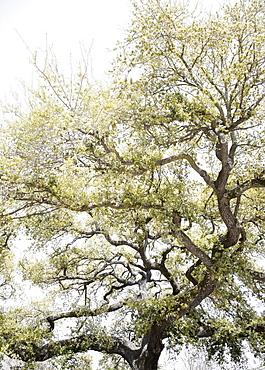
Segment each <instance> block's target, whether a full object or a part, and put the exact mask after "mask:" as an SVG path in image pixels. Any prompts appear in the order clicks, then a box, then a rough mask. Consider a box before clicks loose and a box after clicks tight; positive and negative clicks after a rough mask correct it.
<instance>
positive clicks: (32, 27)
mask: <svg viewBox="0 0 265 370" xmlns="http://www.w3.org/2000/svg"><path fill="white" fill-rule="evenodd" d="M200 1H201V2H204V3H205V4H207V7H209V8H210V7H211V6H213V5H216V4H218V3H222V0H200ZM193 2H194V3H195V2H197V0H190V3H191V4H192V3H193ZM130 9H131V5H130V0H45V1H43V0H0V52H1V54H0V55H1V58H0V100H3V99H4V100H5V96H7V100H8V95H9V91H10V90H11V89H14V90H16V86H17V82H16V80H17V79H22V80H26V81H30V78H31V76H32V74H33V72H32V71H33V68H32V66H31V65H30V63H29V58H30V53H29V51H28V50H27V46H28V47H29V49H30V50H31V51H32V52H35V51H36V50H37V49H38V48H40V49H43V50H45V47H46V39H47V42H48V45H53V48H54V51H55V54H56V55H57V56H58V59H59V62H60V63H62V61H63V62H64V63H69V60H70V53H71V54H72V56H73V58H74V59H75V60H78V58H79V55H80V42H83V44H84V45H85V47H86V48H87V49H89V48H90V47H91V45H92V53H91V56H92V59H93V60H92V66H93V71H94V76H95V77H96V78H102V74H103V71H106V70H107V69H108V66H109V64H108V62H110V61H111V59H112V56H111V53H110V52H108V51H107V49H113V47H114V46H115V43H116V41H117V40H118V39H121V38H122V34H123V31H122V30H123V28H125V27H126V25H127V24H128V21H129V17H130Z"/></svg>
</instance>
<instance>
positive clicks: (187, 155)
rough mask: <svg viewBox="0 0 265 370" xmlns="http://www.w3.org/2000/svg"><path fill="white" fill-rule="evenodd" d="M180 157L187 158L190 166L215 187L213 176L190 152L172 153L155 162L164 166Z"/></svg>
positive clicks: (208, 183)
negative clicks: (199, 164) (198, 163)
mask: <svg viewBox="0 0 265 370" xmlns="http://www.w3.org/2000/svg"><path fill="white" fill-rule="evenodd" d="M180 159H186V160H187V161H188V162H189V164H190V166H191V167H192V168H193V169H194V171H196V172H197V173H198V174H199V175H200V176H201V177H202V178H203V180H204V181H205V182H206V184H207V185H209V186H210V187H211V188H213V189H215V185H214V181H213V180H212V179H211V177H210V176H209V174H208V173H207V172H206V171H205V170H203V169H202V168H200V167H199V166H198V165H197V164H196V162H195V161H194V159H193V158H192V156H191V155H190V154H187V153H180V154H178V155H172V156H170V157H167V158H163V159H159V160H157V161H156V162H155V165H156V166H163V165H165V164H168V163H171V162H175V161H177V160H180Z"/></svg>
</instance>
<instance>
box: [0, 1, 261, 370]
mask: <svg viewBox="0 0 265 370" xmlns="http://www.w3.org/2000/svg"><path fill="white" fill-rule="evenodd" d="M264 22H265V14H264V3H263V1H262V0H255V1H254V0H253V1H245V2H243V1H239V2H238V3H237V4H235V5H234V6H224V7H223V8H222V9H221V10H220V11H219V12H218V13H216V14H208V13H201V14H197V13H196V12H190V11H189V9H188V7H185V6H183V5H181V4H178V3H175V2H163V1H160V0H149V1H141V2H134V13H133V18H132V22H131V26H130V28H129V29H128V31H127V33H126V37H125V39H124V40H123V42H121V43H120V44H119V46H118V49H119V56H118V57H117V60H116V61H115V62H114V64H113V71H112V76H114V77H113V79H112V80H111V81H110V86H109V87H104V88H103V87H102V86H92V85H91V83H90V82H89V81H88V79H87V66H84V68H83V70H82V68H81V69H80V70H78V72H77V74H76V76H75V77H73V78H67V77H65V76H64V75H63V74H62V73H61V71H60V70H59V69H58V66H57V64H56V60H54V58H51V60H50V59H49V56H46V59H45V63H44V65H45V67H44V69H40V67H39V66H38V64H37V59H36V58H35V59H34V61H33V63H34V65H35V67H36V69H37V70H38V73H39V75H40V79H39V87H38V88H37V89H36V91H32V90H30V91H28V94H27V97H28V101H27V103H28V105H27V107H26V108H25V109H20V110H19V109H16V114H17V115H16V116H17V119H16V120H14V121H13V122H10V123H8V124H7V125H6V126H5V127H4V128H3V130H2V136H1V139H0V140H1V143H0V152H1V156H0V172H1V173H0V178H1V210H0V212H1V225H0V226H1V230H2V231H1V233H0V241H1V245H3V247H2V248H1V253H0V273H1V278H2V279H3V284H2V285H3V286H8V284H9V286H10V283H11V281H12V279H14V280H15V279H17V277H19V278H21V279H22V280H23V281H22V284H20V286H23V283H25V286H26V287H29V286H30V287H34V288H35V287H38V288H39V289H41V290H38V292H41V294H42V295H43V296H44V300H45V301H46V302H45V303H46V306H45V305H44V306H45V307H44V308H43V306H42V307H41V308H40V306H38V304H37V303H36V302H33V300H32V302H30V304H29V307H31V308H29V310H22V309H21V308H20V307H19V305H20V304H19V300H18V299H17V300H16V301H13V302H12V304H10V306H11V307H9V308H8V307H7V308H6V310H4V311H5V312H3V314H2V316H1V323H0V324H1V325H0V333H2V336H1V337H2V338H3V339H2V342H1V351H3V352H4V353H6V354H9V355H15V354H17V355H18V356H20V357H23V359H24V360H27V361H29V360H32V359H34V358H35V357H34V356H35V355H36V354H38V356H40V357H41V356H42V357H41V358H45V359H46V357H49V358H56V357H60V356H62V357H60V359H59V360H58V361H57V360H55V359H54V361H55V362H54V366H58V367H59V368H65V369H66V368H73V367H79V368H81V366H83V367H84V368H86V366H87V367H89V366H90V364H89V360H88V362H87V363H86V362H84V361H85V360H83V359H81V358H80V357H76V353H78V352H80V353H81V352H82V353H83V352H86V351H87V350H88V349H94V350H97V351H100V352H104V353H107V354H111V355H113V354H116V355H119V356H120V357H122V358H123V359H124V360H125V361H127V363H128V364H130V366H132V361H133V360H134V361H136V359H135V358H134V359H132V357H133V356H138V358H137V360H139V361H140V360H141V361H149V360H150V358H151V353H160V352H159V351H161V350H162V348H163V344H162V341H163V339H164V338H167V339H168V341H169V342H170V344H169V346H172V347H174V348H176V350H177V351H179V349H180V348H181V346H183V345H184V344H186V343H192V344H195V343H196V341H198V338H200V343H205V346H206V348H207V351H208V353H209V355H210V356H213V357H215V358H217V359H219V360H221V359H222V358H223V357H224V354H225V353H226V352H227V351H229V352H230V354H231V357H232V359H233V361H240V358H241V355H242V348H243V342H244V341H248V342H249V345H250V346H251V348H252V350H253V352H254V353H256V354H258V355H261V354H262V353H264V332H265V322H264V318H263V317H262V316H261V315H260V312H259V310H258V309H257V304H259V305H261V306H262V305H263V301H264V279H265V277H264V276H265V273H264V270H262V268H260V267H259V265H258V262H259V260H261V259H264V255H265V253H264V252H265V250H264V245H265V243H264V233H265V227H264V219H265V215H264V209H265V208H264V205H265V204H264V203H265V196H264V195H265V194H264V188H265V178H264V155H265V149H264V148H265V145H264V138H265V135H264V134H265V133H264V98H265V90H264V77H265V59H264V51H265V41H264V40H265V34H264ZM24 235H26V237H27V240H28V247H26V246H25V247H23V248H20V246H19V245H17V244H18V243H17V241H18V238H19V237H20V239H21V238H22V236H24ZM9 249H12V250H13V254H12V252H9ZM12 256H13V257H14V259H13V260H12V261H15V263H14V266H15V268H17V269H18V273H17V274H14V272H13V270H12V266H11V265H12V264H13V262H12V261H11V259H12V258H13V257H12ZM29 281H30V284H31V285H30V284H29ZM26 283H27V284H26ZM13 285H14V284H13ZM25 289H27V288H25ZM33 291H34V290H33ZM254 299H256V301H255V302H257V303H255V304H254V303H253V302H254ZM29 301H31V298H30V297H29ZM23 302H24V301H23ZM12 305H13V306H12ZM36 307H37V308H36ZM64 333H67V338H68V339H67V340H65V339H62V338H65V336H64ZM150 333H151V334H152V335H151V334H150ZM65 335H66V334H65ZM44 343H46V344H47V343H48V344H47V346H48V345H49V346H50V347H49V346H48V347H47V346H46V347H45V346H44ZM47 348H48V350H47ZM154 348H156V349H155V350H154ZM44 349H45V350H47V351H48V352H49V353H48V354H47V352H45V351H44ZM151 349H152V350H151ZM22 350H23V353H22V352H21V351H22ZM42 351H44V352H45V356H46V357H45V356H44V355H43V352H42ZM148 351H150V352H148ZM152 351H153V352H152ZM156 351H157V352H156ZM68 355H69V357H68ZM65 356H66V357H65ZM148 356H149V357H148ZM56 361H57V362H56ZM82 361H83V362H82ZM150 361H151V360H150ZM156 361H157V359H156ZM102 366H103V365H102ZM104 366H105V368H106V369H107V368H108V369H112V368H113V367H115V368H117V369H118V368H119V367H121V366H124V368H125V366H126V365H124V364H123V360H122V361H120V360H119V359H117V357H113V358H111V359H110V360H109V361H106V364H105V365H104ZM146 366H147V365H146ZM150 366H151V365H149V367H150ZM152 366H153V368H154V369H155V367H156V366H157V363H156V364H153V365H152Z"/></svg>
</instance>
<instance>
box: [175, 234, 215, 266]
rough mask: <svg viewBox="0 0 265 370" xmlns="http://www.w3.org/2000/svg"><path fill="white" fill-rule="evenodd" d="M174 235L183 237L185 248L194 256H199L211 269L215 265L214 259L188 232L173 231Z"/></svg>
mask: <svg viewBox="0 0 265 370" xmlns="http://www.w3.org/2000/svg"><path fill="white" fill-rule="evenodd" d="M173 236H175V237H178V238H180V239H181V241H182V243H183V245H184V246H185V248H186V249H187V250H188V251H189V252H190V253H191V254H193V255H194V256H196V257H197V258H199V260H201V262H202V263H203V264H204V265H205V266H206V267H207V268H208V269H210V268H211V267H212V266H213V261H212V259H211V258H210V257H209V256H208V255H207V254H206V253H205V252H204V251H203V250H202V249H200V248H199V247H197V245H195V244H194V243H193V242H192V241H191V239H190V238H189V237H188V235H187V234H185V233H184V232H183V231H181V230H179V231H176V232H173Z"/></svg>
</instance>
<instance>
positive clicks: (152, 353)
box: [130, 325, 165, 370]
mask: <svg viewBox="0 0 265 370" xmlns="http://www.w3.org/2000/svg"><path fill="white" fill-rule="evenodd" d="M164 329H165V326H164V325H163V326H159V325H154V326H153V327H152V329H151V331H150V333H149V334H147V335H146V336H145V337H144V339H143V343H142V347H141V351H140V353H139V354H138V356H137V357H136V358H134V359H133V360H132V362H130V366H131V368H132V370H157V368H158V361H159V358H160V355H161V352H162V351H163V349H164V344H163V343H162V340H163V332H164Z"/></svg>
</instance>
